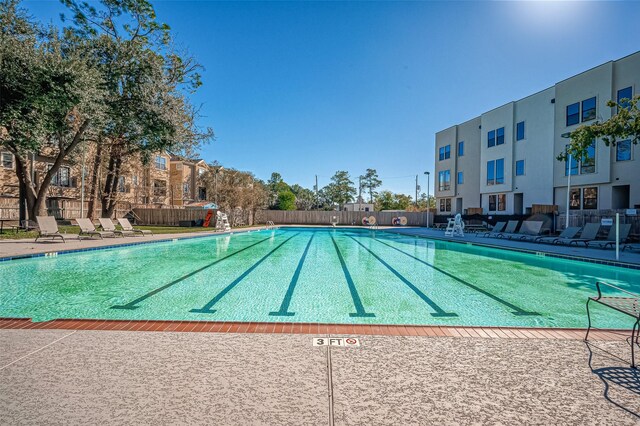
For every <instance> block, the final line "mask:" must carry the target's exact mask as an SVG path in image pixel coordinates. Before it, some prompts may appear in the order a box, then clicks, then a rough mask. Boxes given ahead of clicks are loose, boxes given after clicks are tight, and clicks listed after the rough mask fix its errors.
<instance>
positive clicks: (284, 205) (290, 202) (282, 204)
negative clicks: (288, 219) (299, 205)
mask: <svg viewBox="0 0 640 426" xmlns="http://www.w3.org/2000/svg"><path fill="white" fill-rule="evenodd" d="M295 209H296V196H295V195H294V194H293V192H291V191H290V190H288V189H287V190H285V191H281V192H280V193H279V194H278V210H295Z"/></svg>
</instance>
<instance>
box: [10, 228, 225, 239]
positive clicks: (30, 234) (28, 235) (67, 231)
mask: <svg viewBox="0 0 640 426" xmlns="http://www.w3.org/2000/svg"><path fill="white" fill-rule="evenodd" d="M117 228H118V229H121V228H120V227H119V226H117ZM134 228H136V229H145V230H149V231H151V232H153V233H154V234H184V233H187V232H206V231H215V228H203V227H193V228H186V227H180V226H152V225H140V226H138V225H136V226H134ZM58 230H59V231H60V233H61V234H62V235H78V234H79V233H80V227H78V226H65V225H60V226H58ZM37 236H38V231H22V230H19V231H18V233H17V234H16V232H15V231H14V230H12V229H5V230H4V232H3V233H2V234H0V240H23V239H35V238H36V237H37Z"/></svg>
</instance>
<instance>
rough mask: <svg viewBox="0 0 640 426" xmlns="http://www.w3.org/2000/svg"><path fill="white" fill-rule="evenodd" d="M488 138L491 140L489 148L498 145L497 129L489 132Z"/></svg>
mask: <svg viewBox="0 0 640 426" xmlns="http://www.w3.org/2000/svg"><path fill="white" fill-rule="evenodd" d="M487 139H488V141H489V148H491V147H492V146H496V131H495V130H491V131H490V132H489V133H488V134H487Z"/></svg>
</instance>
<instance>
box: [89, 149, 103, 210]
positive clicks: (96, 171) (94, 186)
mask: <svg viewBox="0 0 640 426" xmlns="http://www.w3.org/2000/svg"><path fill="white" fill-rule="evenodd" d="M101 164H102V138H99V139H98V142H97V146H96V156H95V158H94V159H93V171H92V174H91V184H90V187H89V206H88V207H89V212H88V213H89V216H88V217H89V218H90V219H91V220H93V219H95V217H94V216H95V210H96V199H97V197H98V176H99V175H100V165H101Z"/></svg>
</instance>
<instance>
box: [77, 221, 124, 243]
mask: <svg viewBox="0 0 640 426" xmlns="http://www.w3.org/2000/svg"><path fill="white" fill-rule="evenodd" d="M76 222H78V226H80V234H78V237H82V236H83V235H86V236H88V237H89V238H92V237H93V236H95V235H97V236H98V237H100V239H103V238H104V237H113V238H115V236H116V234H114V233H113V232H108V231H97V230H96V227H95V226H93V222H91V219H87V218H77V219H76Z"/></svg>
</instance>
